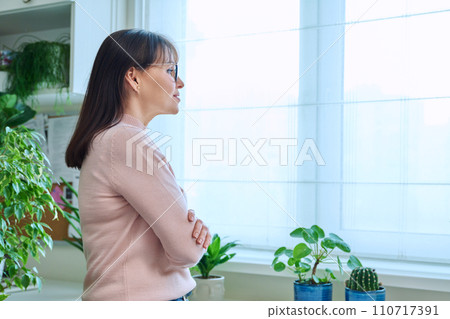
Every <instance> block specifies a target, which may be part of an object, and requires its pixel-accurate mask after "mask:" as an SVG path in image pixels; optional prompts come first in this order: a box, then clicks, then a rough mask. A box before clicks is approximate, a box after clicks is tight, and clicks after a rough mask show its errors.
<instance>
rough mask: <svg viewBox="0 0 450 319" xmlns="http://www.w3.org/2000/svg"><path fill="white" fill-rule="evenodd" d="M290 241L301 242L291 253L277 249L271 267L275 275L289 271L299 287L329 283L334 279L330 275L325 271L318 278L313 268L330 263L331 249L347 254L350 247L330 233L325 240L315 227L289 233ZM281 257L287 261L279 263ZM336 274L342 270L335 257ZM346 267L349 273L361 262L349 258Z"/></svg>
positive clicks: (332, 261) (320, 230)
mask: <svg viewBox="0 0 450 319" xmlns="http://www.w3.org/2000/svg"><path fill="white" fill-rule="evenodd" d="M290 236H291V237H294V238H301V239H302V241H303V242H301V243H299V244H297V245H296V246H295V247H294V249H288V248H286V247H280V248H278V249H277V250H276V251H275V253H274V255H275V258H274V259H273V261H272V267H273V269H274V270H275V271H277V272H281V271H283V270H285V269H288V270H290V271H292V272H293V273H294V274H295V275H297V276H298V281H299V282H300V283H307V284H323V283H328V282H330V281H331V280H332V279H336V276H335V275H334V272H333V271H332V270H331V269H329V268H326V269H325V272H324V274H323V275H322V276H320V275H319V274H318V272H317V267H318V266H319V264H321V263H334V262H335V261H334V260H333V259H332V258H330V254H331V253H332V252H333V251H334V249H336V248H338V249H339V250H341V251H343V252H345V253H349V252H350V246H349V245H348V244H347V243H346V242H344V240H343V239H342V238H340V237H339V236H338V235H336V234H333V233H330V234H329V235H328V236H327V237H325V232H324V231H323V229H322V228H320V227H319V226H317V225H313V226H311V228H303V227H299V228H297V229H295V230H294V231H292V232H291V233H290ZM282 257H284V258H287V262H283V261H282V260H281V259H282ZM336 260H337V264H338V266H339V271H340V272H341V274H342V273H343V266H342V263H341V260H340V257H339V256H337V257H336ZM347 265H348V267H349V268H350V269H353V268H355V267H358V266H361V262H360V261H359V259H358V258H357V257H355V256H350V258H349V260H348V262H347Z"/></svg>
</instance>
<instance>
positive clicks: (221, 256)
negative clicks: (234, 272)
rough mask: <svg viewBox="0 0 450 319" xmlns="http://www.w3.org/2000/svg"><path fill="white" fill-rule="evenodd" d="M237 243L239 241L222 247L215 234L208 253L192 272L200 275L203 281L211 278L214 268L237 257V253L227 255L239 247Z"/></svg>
mask: <svg viewBox="0 0 450 319" xmlns="http://www.w3.org/2000/svg"><path fill="white" fill-rule="evenodd" d="M236 242H237V240H235V241H232V242H229V243H227V244H225V245H223V246H221V240H220V237H219V235H217V234H214V236H213V237H212V240H211V244H210V245H209V246H208V249H207V251H206V253H205V254H204V255H203V256H202V258H201V259H200V261H199V262H198V264H197V265H196V266H194V267H192V268H191V271H193V272H198V273H200V274H201V275H202V278H203V279H208V278H210V273H211V271H212V270H213V269H214V267H216V266H218V265H220V264H223V263H225V262H227V261H229V260H230V259H231V258H233V257H234V256H235V255H236V253H232V254H227V252H228V250H230V249H231V248H233V247H236V246H237V245H238V244H237V243H236Z"/></svg>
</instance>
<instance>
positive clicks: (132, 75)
mask: <svg viewBox="0 0 450 319" xmlns="http://www.w3.org/2000/svg"><path fill="white" fill-rule="evenodd" d="M139 82H140V76H139V74H138V72H137V70H136V68H135V67H131V68H129V69H128V71H127V72H126V73H125V83H127V84H128V85H129V87H130V88H131V89H132V90H133V91H135V92H136V93H139V89H140V85H139V84H140V83H139Z"/></svg>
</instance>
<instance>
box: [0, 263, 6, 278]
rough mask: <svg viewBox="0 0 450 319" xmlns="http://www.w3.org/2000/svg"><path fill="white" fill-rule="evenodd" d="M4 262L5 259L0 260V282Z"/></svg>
mask: <svg viewBox="0 0 450 319" xmlns="http://www.w3.org/2000/svg"><path fill="white" fill-rule="evenodd" d="M5 261H6V259H2V260H0V282H1V281H2V279H3V269H4V268H5Z"/></svg>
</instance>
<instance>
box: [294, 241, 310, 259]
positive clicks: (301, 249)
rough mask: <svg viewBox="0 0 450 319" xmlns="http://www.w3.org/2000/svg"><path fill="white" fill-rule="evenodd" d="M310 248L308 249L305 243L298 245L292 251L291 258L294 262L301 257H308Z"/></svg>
mask: <svg viewBox="0 0 450 319" xmlns="http://www.w3.org/2000/svg"><path fill="white" fill-rule="evenodd" d="M311 251H312V250H311V248H309V247H308V246H307V245H306V244H305V243H300V244H298V245H297V246H295V248H294V251H293V255H294V256H293V257H294V258H295V259H296V260H299V259H302V258H303V257H306V256H308V255H309V254H310V253H311Z"/></svg>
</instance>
